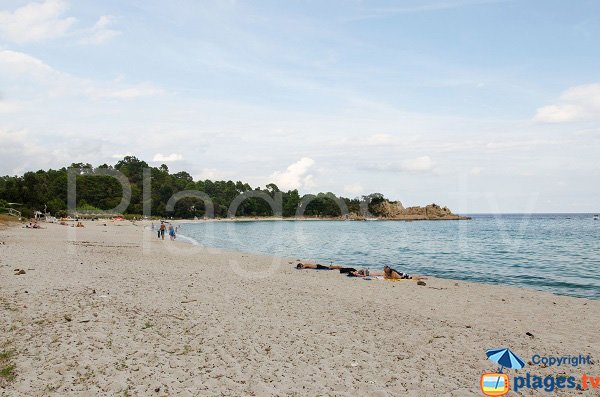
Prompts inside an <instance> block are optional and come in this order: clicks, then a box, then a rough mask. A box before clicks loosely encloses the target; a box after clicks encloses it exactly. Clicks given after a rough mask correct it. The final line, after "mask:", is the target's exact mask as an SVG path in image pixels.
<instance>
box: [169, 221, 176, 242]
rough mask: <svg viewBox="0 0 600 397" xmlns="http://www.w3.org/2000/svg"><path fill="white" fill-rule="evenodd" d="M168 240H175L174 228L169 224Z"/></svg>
mask: <svg viewBox="0 0 600 397" xmlns="http://www.w3.org/2000/svg"><path fill="white" fill-rule="evenodd" d="M169 238H170V239H171V241H173V240H175V228H174V227H173V225H171V224H169Z"/></svg>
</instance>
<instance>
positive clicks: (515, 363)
mask: <svg viewBox="0 0 600 397" xmlns="http://www.w3.org/2000/svg"><path fill="white" fill-rule="evenodd" d="M485 355H486V356H487V358H489V359H490V360H492V361H493V362H495V363H496V364H500V366H501V368H499V369H498V372H500V373H502V368H504V367H506V368H512V369H521V368H523V367H524V366H525V362H524V361H523V360H521V358H520V357H519V356H517V355H516V354H515V353H513V352H512V350H510V349H489V350H488V351H486V352H485ZM498 383H500V377H498V381H497V382H496V387H498Z"/></svg>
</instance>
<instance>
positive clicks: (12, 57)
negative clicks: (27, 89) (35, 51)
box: [0, 50, 54, 79]
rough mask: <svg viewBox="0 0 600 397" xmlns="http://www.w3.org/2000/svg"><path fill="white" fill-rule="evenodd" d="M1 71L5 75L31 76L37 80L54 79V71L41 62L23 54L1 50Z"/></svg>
mask: <svg viewBox="0 0 600 397" xmlns="http://www.w3.org/2000/svg"><path fill="white" fill-rule="evenodd" d="M0 71H2V72H3V73H5V74H8V73H10V74H14V75H29V76H31V77H33V78H36V79H41V78H47V77H52V76H50V75H51V74H52V73H53V72H54V71H53V69H52V68H51V67H50V66H48V65H46V64H45V63H44V62H42V61H41V60H39V59H37V58H35V57H32V56H31V55H28V54H25V53H23V52H18V51H11V50H0Z"/></svg>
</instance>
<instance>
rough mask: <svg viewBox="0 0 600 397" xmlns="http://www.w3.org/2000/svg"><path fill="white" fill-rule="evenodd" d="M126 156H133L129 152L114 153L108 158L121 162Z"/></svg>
mask: <svg viewBox="0 0 600 397" xmlns="http://www.w3.org/2000/svg"><path fill="white" fill-rule="evenodd" d="M127 156H133V153H131V152H127V153H115V154H113V155H112V156H110V157H112V158H113V159H119V160H121V159H122V158H124V157H127Z"/></svg>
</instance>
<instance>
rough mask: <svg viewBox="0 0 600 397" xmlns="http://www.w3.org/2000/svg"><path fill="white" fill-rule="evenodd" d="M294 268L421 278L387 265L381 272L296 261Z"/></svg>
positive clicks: (401, 278)
mask: <svg viewBox="0 0 600 397" xmlns="http://www.w3.org/2000/svg"><path fill="white" fill-rule="evenodd" d="M296 269H299V270H300V269H314V270H339V272H340V273H341V274H346V275H347V276H348V277H383V278H384V279H386V280H413V279H415V280H420V279H421V278H422V277H418V276H415V277H413V276H411V275H410V274H407V273H403V272H400V271H398V270H396V269H393V268H391V267H389V266H384V267H383V272H377V271H373V270H370V269H367V268H363V269H355V268H353V267H345V266H338V265H329V266H325V265H320V264H318V263H316V264H312V263H298V264H297V265H296Z"/></svg>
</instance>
